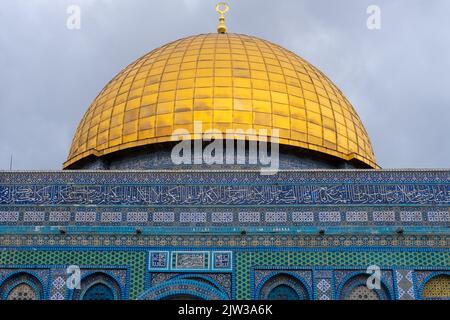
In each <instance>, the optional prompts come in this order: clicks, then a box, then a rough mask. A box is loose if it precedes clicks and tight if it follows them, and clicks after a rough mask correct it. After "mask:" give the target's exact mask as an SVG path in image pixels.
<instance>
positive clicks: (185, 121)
mask: <svg viewBox="0 0 450 320" xmlns="http://www.w3.org/2000/svg"><path fill="white" fill-rule="evenodd" d="M196 121H201V122H202V126H203V132H204V131H205V130H207V129H217V130H220V131H222V132H225V130H227V129H235V130H236V129H242V130H247V129H256V130H258V129H266V130H267V132H268V134H269V135H271V134H272V130H273V129H278V130H279V133H280V143H281V144H285V145H291V146H296V147H301V148H304V149H309V150H315V151H318V152H322V153H325V154H328V155H332V156H335V157H339V158H341V159H344V160H352V159H357V160H359V161H361V162H363V163H365V164H366V165H368V166H370V167H373V168H376V167H377V165H376V164H375V158H374V155H373V150H372V147H371V144H370V140H369V138H368V135H367V132H366V130H365V129H364V126H363V125H362V123H361V120H360V119H359V117H358V115H357V113H356V112H355V110H354V108H353V107H352V105H351V104H350V103H349V102H348V100H347V99H346V98H345V97H344V96H343V95H342V93H341V92H340V91H339V89H338V88H337V87H336V86H335V85H334V84H333V83H332V82H331V81H330V80H329V79H328V78H327V77H326V76H325V75H323V74H322V73H321V72H320V71H319V70H317V69H316V68H315V67H314V66H312V65H311V64H309V63H308V62H306V61H305V60H303V59H302V58H300V57H299V56H297V55H295V54H294V53H292V52H290V51H288V50H286V49H283V48H281V47H279V46H277V45H275V44H272V43H270V42H268V41H265V40H260V39H258V38H255V37H250V36H245V35H238V34H203V35H197V36H192V37H188V38H184V39H181V40H178V41H175V42H172V43H169V44H167V45H165V46H163V47H160V48H158V49H156V50H153V51H152V52H150V53H148V54H147V55H145V56H143V57H142V58H140V59H138V60H137V61H136V62H134V63H133V64H131V65H129V66H128V67H127V68H125V69H124V70H122V71H121V72H120V73H119V74H118V75H117V76H116V77H115V78H114V79H113V80H111V81H110V82H109V83H108V84H107V85H106V87H105V88H104V89H103V90H102V91H101V92H100V94H99V95H98V96H97V98H96V99H95V100H94V102H93V103H92V104H91V106H90V108H89V109H88V111H87V112H86V114H85V115H84V117H83V119H82V121H81V122H80V125H79V127H78V129H77V131H76V133H75V136H74V139H73V142H72V147H71V150H70V154H69V157H68V161H67V162H66V163H65V167H68V166H70V165H71V164H73V163H75V162H77V161H79V160H81V159H83V158H85V157H87V156H89V155H96V156H102V155H105V154H109V153H113V152H115V151H119V150H123V149H127V148H132V147H136V146H143V145H148V144H153V143H159V142H166V141H171V137H172V133H173V132H174V130H176V129H186V130H188V132H190V133H191V134H190V136H189V137H190V138H192V139H195V138H199V137H196V136H194V134H193V132H194V122H196ZM236 138H237V139H239V138H243V137H242V136H236ZM254 138H255V139H257V137H254Z"/></svg>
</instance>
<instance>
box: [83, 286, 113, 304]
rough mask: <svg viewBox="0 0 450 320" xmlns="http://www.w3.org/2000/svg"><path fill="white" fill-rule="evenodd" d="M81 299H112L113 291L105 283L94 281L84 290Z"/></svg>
mask: <svg viewBox="0 0 450 320" xmlns="http://www.w3.org/2000/svg"><path fill="white" fill-rule="evenodd" d="M83 300H114V293H113V291H112V290H111V288H110V287H108V286H107V285H105V284H103V283H96V284H94V285H92V286H90V287H89V288H88V289H87V290H86V292H85V293H84V295H83Z"/></svg>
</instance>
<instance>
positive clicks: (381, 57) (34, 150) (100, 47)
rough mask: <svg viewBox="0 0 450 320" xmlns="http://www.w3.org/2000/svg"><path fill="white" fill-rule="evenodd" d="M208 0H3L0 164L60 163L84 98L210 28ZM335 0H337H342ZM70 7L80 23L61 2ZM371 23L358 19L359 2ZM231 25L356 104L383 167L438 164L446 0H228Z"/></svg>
mask: <svg viewBox="0 0 450 320" xmlns="http://www.w3.org/2000/svg"><path fill="white" fill-rule="evenodd" d="M216 2H217V1H212V0H177V1H175V0H171V1H150V0H127V1H119V0H70V1H66V0H3V1H2V4H1V9H0V169H8V167H9V158H10V155H11V154H13V155H14V164H15V165H14V167H15V168H16V169H28V170H30V169H60V168H61V164H62V162H63V161H64V160H65V157H66V156H67V152H68V149H69V146H70V142H71V138H72V134H73V133H74V131H75V128H76V126H77V125H78V121H79V120H80V119H81V117H82V115H83V113H84V112H85V111H86V109H87V107H88V106H89V104H90V102H91V101H92V100H93V99H94V98H95V96H96V94H97V93H98V92H99V91H100V90H101V89H102V87H103V86H104V85H105V84H106V83H107V82H108V81H109V80H110V79H111V78H112V77H113V76H114V75H115V74H116V73H117V72H119V71H120V70H121V69H122V68H123V67H125V66H126V65H128V64H129V63H131V62H132V61H133V60H135V59H136V58H138V57H139V56H141V55H142V54H144V53H146V52H148V51H150V50H152V49H154V48H155V47H158V46H160V45H162V44H165V43H167V42H169V41H173V40H176V39H178V38H181V37H184V36H188V35H192V34H198V33H207V32H215V28H216V25H217V15H216V13H215V12H214V6H215V4H216ZM344 3H345V4H344ZM71 4H78V5H80V7H81V9H82V25H81V30H80V31H69V30H68V29H67V28H66V19H67V16H68V15H67V13H66V9H67V7H68V6H69V5H71ZM370 4H376V5H378V6H380V7H381V10H382V29H381V30H379V31H370V30H368V29H367V28H366V19H367V14H366V9H367V6H368V5H370ZM230 5H231V11H230V12H229V14H228V17H227V22H228V25H229V28H230V31H231V32H238V33H246V34H251V35H255V36H258V37H261V38H264V39H267V40H270V41H273V42H275V43H278V44H280V45H282V46H284V47H286V48H287V49H289V50H291V51H294V52H296V53H298V54H299V55H301V56H303V57H304V58H305V59H307V60H308V61H310V62H311V63H313V64H314V65H316V66H317V67H318V68H319V69H321V70H322V71H323V72H324V73H325V74H327V75H328V76H329V77H330V78H331V79H332V80H333V81H334V82H335V83H336V84H337V85H338V86H339V87H340V88H341V89H342V91H343V92H344V93H345V94H346V96H347V97H348V98H349V100H350V101H351V102H352V103H353V104H354V106H355V108H356V109H357V111H358V113H359V114H360V116H361V118H362V120H363V122H364V124H365V126H366V128H367V130H368V132H369V134H370V136H371V139H372V143H373V145H374V149H375V152H376V156H377V159H378V162H379V164H380V165H381V166H383V167H388V168H389V167H393V168H399V167H446V168H448V167H450V165H449V164H450V161H449V158H450V138H449V137H450V125H449V120H450V92H449V90H448V88H449V87H450V80H449V78H448V74H449V71H450V42H449V35H448V32H449V30H450V20H449V19H448V12H450V2H448V1H446V0H433V1H422V0H375V1H373V0H372V1H366V0H346V1H332V0H327V1H325V0H314V1H311V0H303V1H300V0H280V1H261V0H240V1H230Z"/></svg>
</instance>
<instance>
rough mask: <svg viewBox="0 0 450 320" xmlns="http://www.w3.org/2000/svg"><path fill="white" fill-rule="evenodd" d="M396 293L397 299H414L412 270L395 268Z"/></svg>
mask: <svg viewBox="0 0 450 320" xmlns="http://www.w3.org/2000/svg"><path fill="white" fill-rule="evenodd" d="M395 275H396V278H397V293H398V299H399V300H415V298H416V297H415V289H414V282H413V270H397V271H396V272H395Z"/></svg>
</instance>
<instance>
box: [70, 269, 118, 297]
mask: <svg viewBox="0 0 450 320" xmlns="http://www.w3.org/2000/svg"><path fill="white" fill-rule="evenodd" d="M121 298H122V295H121V289H120V286H119V284H118V283H117V281H116V280H115V279H114V278H113V277H111V276H110V275H108V274H106V273H103V272H95V273H93V274H91V275H89V276H87V277H85V278H83V279H82V280H81V289H76V290H74V291H73V295H72V299H74V300H119V299H121Z"/></svg>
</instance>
